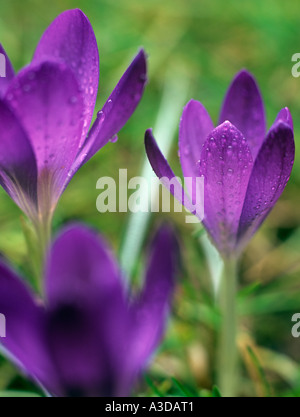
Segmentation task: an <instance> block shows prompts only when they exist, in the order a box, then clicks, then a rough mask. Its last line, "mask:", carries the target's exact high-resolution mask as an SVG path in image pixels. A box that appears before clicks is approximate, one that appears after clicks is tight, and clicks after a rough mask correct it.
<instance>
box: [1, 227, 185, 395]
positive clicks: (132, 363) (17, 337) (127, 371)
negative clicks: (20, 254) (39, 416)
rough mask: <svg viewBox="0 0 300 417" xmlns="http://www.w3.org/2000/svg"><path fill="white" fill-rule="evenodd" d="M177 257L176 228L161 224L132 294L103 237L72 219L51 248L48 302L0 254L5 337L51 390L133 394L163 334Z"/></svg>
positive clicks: (55, 392) (15, 356)
mask: <svg viewBox="0 0 300 417" xmlns="http://www.w3.org/2000/svg"><path fill="white" fill-rule="evenodd" d="M177 258H178V247H177V241H176V238H175V236H174V233H173V232H172V230H171V229H170V228H169V227H167V226H164V227H162V228H161V229H160V230H159V231H158V233H157V234H156V236H155V238H154V240H153V242H152V246H151V250H150V256H149V258H148V266H147V270H146V276H145V283H144V286H143V289H142V290H141V292H140V293H139V294H138V295H137V296H135V297H133V299H130V297H129V296H128V294H126V291H125V288H123V285H122V280H121V273H120V270H119V267H118V265H117V262H116V260H115V259H114V257H113V255H112V253H111V251H110V250H109V249H108V247H107V245H106V243H105V242H104V241H103V240H101V239H100V238H99V237H97V236H96V235H95V234H94V233H93V232H92V231H91V230H89V229H87V228H85V227H83V226H78V225H77V226H72V227H70V228H68V229H67V230H65V231H64V232H63V233H62V234H61V235H60V236H59V237H58V238H57V240H56V241H55V242H54V244H53V246H52V248H51V250H50V251H49V258H48V263H47V266H46V277H45V294H46V301H45V305H43V303H42V302H41V301H40V300H38V299H36V298H35V296H34V295H33V294H32V292H31V290H29V289H28V288H27V286H26V285H25V284H24V283H23V282H22V280H21V279H20V278H19V277H18V276H17V275H16V274H15V273H14V272H13V271H12V270H11V269H10V268H9V267H8V266H6V265H5V264H4V263H3V262H0V311H1V313H2V314H4V315H5V317H6V338H3V339H1V343H2V344H3V346H4V348H5V349H6V350H7V352H8V353H9V354H10V355H11V357H12V358H13V360H14V362H15V363H17V364H18V366H19V367H20V368H21V369H22V370H23V371H24V372H26V373H27V374H28V375H29V376H30V377H31V378H33V379H34V380H36V381H37V382H39V383H40V384H41V385H42V386H43V387H44V388H45V389H46V390H47V391H48V392H50V393H51V394H52V395H55V396H99V395H102V396H123V395H128V394H129V392H130V390H131V389H132V386H133V384H134V382H135V380H136V377H137V376H138V375H139V374H140V372H141V370H142V369H143V368H144V366H145V364H146V362H147V361H148V359H149V357H150V355H151V354H152V353H153V351H154V350H155V348H156V347H157V345H158V344H159V341H160V339H161V337H162V334H163V330H164V327H165V319H166V314H167V312H168V307H169V301H170V296H171V294H172V290H173V287H174V278H175V273H176V270H177V263H178V259H177Z"/></svg>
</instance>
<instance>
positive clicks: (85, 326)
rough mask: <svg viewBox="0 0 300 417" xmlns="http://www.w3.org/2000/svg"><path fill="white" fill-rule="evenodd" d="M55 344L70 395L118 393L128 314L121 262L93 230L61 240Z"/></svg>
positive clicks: (51, 286)
mask: <svg viewBox="0 0 300 417" xmlns="http://www.w3.org/2000/svg"><path fill="white" fill-rule="evenodd" d="M46 294H47V298H48V303H49V309H50V314H49V320H48V333H49V345H50V348H51V352H52V354H53V357H54V361H55V363H56V365H57V369H58V373H59V375H60V378H61V380H62V384H63V386H64V392H65V395H84V396H86V395H89V396H91V395H118V393H119V392H120V391H119V390H120V386H119V378H120V375H122V366H123V362H124V360H125V359H124V355H125V353H126V343H127V341H126V331H127V320H128V314H127V309H126V305H125V298H124V295H123V291H122V287H121V282H120V277H119V271H118V267H117V264H116V262H115V260H114V258H113V256H112V254H111V252H110V250H109V249H108V248H107V246H106V245H105V243H104V242H103V241H101V240H100V239H99V238H98V237H97V236H96V235H95V234H94V233H93V232H92V231H90V230H89V229H86V228H84V227H80V226H73V227H71V228H69V229H68V230H67V231H64V233H63V234H61V235H60V237H59V238H58V239H57V240H56V242H55V243H54V245H53V248H52V251H51V252H50V255H49V260H48V268H47V274H46Z"/></svg>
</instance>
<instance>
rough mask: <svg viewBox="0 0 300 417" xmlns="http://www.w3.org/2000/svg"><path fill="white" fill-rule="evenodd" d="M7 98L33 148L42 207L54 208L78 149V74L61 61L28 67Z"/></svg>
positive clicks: (12, 86)
mask: <svg viewBox="0 0 300 417" xmlns="http://www.w3.org/2000/svg"><path fill="white" fill-rule="evenodd" d="M6 99H7V100H8V102H9V104H10V105H11V106H12V108H13V110H14V112H15V114H16V116H17V117H18V118H19V120H20V122H21V123H22V126H23V127H24V129H25V131H26V133H27V135H28V137H29V140H30V142H31V146H32V148H33V150H34V153H35V156H36V160H37V167H38V175H39V190H38V194H39V199H40V200H41V201H39V205H40V206H41V207H40V209H41V211H44V210H49V209H51V207H52V208H53V207H54V206H55V204H56V202H57V199H58V198H59V196H60V194H61V192H62V190H63V187H64V184H65V182H66V180H67V179H68V178H69V177H70V176H71V175H72V172H70V169H71V166H72V163H73V162H74V159H75V157H76V154H77V152H78V147H79V143H80V138H81V133H82V127H83V120H82V114H83V102H82V97H81V94H80V92H79V91H78V85H77V82H76V78H75V76H74V75H73V73H72V72H71V70H70V69H68V68H67V67H64V66H62V65H61V64H54V63H42V64H41V65H39V66H36V67H32V66H30V67H28V68H26V69H24V71H22V72H21V73H20V74H18V75H17V76H16V77H15V78H14V79H13V81H12V82H11V84H10V86H9V88H8V90H7V94H6Z"/></svg>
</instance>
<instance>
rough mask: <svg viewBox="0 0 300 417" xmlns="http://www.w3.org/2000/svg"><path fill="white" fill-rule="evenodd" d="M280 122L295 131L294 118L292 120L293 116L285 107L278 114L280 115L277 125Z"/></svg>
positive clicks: (276, 120)
mask: <svg viewBox="0 0 300 417" xmlns="http://www.w3.org/2000/svg"><path fill="white" fill-rule="evenodd" d="M279 121H282V122H284V123H286V124H287V125H289V126H290V128H291V129H292V130H293V129H294V125H293V118H292V115H291V113H290V111H289V109H288V108H287V107H284V108H283V109H281V110H280V112H279V113H278V115H277V117H276V119H275V123H277V122H279Z"/></svg>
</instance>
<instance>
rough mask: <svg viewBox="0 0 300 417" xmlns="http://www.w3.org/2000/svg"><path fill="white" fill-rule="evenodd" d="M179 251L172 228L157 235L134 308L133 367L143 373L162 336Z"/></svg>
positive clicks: (164, 228)
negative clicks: (142, 370)
mask: <svg viewBox="0 0 300 417" xmlns="http://www.w3.org/2000/svg"><path fill="white" fill-rule="evenodd" d="M178 257H179V248H178V243H177V239H176V236H175V234H174V232H173V230H172V229H170V228H169V227H167V226H164V227H162V228H161V229H160V230H159V231H158V232H157V234H156V236H155V238H154V240H153V242H152V245H151V251H150V256H149V259H148V267H147V271H146V277H145V283H144V286H143V289H142V291H141V293H140V294H139V295H138V296H137V297H136V299H135V300H134V302H133V304H132V306H131V314H132V319H131V320H132V322H131V326H132V329H131V335H132V336H131V346H132V348H131V349H132V352H130V354H129V360H130V361H131V363H130V366H131V368H132V369H135V371H141V369H142V368H143V366H145V365H146V361H147V360H148V359H149V357H150V355H151V354H152V353H153V351H154V350H155V348H156V347H157V345H158V343H159V342H160V339H161V337H162V335H163V331H164V328H165V324H166V318H167V313H168V311H169V307H170V298H171V294H172V292H173V289H174V285H175V277H176V273H177V272H178V267H179V259H178Z"/></svg>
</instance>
